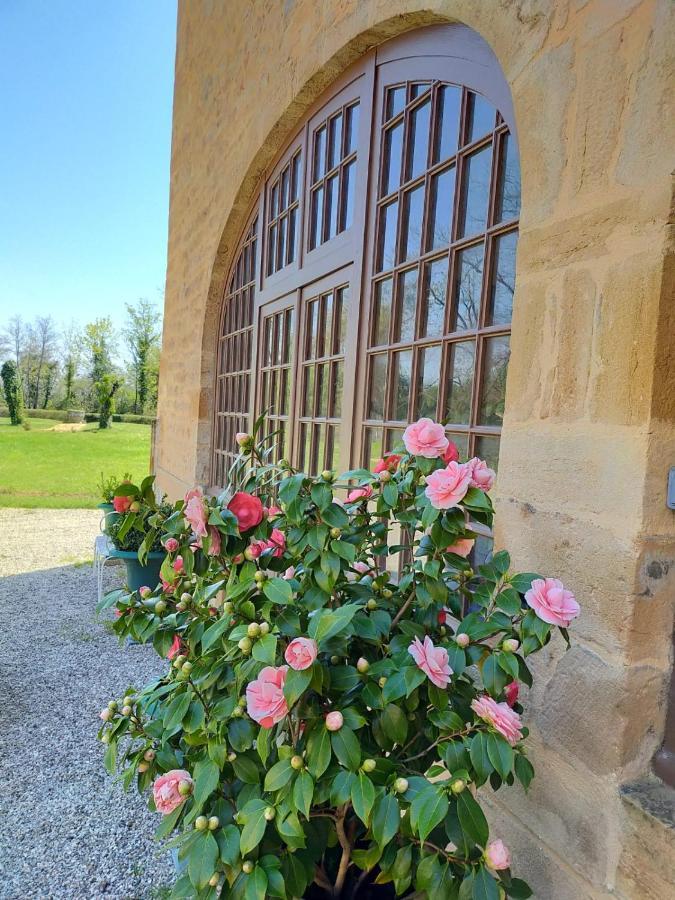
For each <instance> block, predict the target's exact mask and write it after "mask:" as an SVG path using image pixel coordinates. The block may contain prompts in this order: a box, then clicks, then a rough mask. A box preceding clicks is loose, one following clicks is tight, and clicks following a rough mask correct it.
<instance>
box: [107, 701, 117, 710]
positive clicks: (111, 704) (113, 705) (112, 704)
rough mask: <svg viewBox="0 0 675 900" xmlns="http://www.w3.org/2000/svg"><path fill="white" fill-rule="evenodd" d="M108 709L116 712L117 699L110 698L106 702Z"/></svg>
mask: <svg viewBox="0 0 675 900" xmlns="http://www.w3.org/2000/svg"><path fill="white" fill-rule="evenodd" d="M108 709H109V710H110V712H117V700H111V701H110V703H109V704H108Z"/></svg>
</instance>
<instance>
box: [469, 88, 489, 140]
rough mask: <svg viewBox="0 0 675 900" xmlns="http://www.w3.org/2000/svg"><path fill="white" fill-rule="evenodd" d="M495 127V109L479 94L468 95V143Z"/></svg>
mask: <svg viewBox="0 0 675 900" xmlns="http://www.w3.org/2000/svg"><path fill="white" fill-rule="evenodd" d="M494 127H495V108H494V106H493V105H492V104H491V103H488V101H487V100H486V99H485V97H482V96H481V95H480V94H473V93H470V94H469V143H471V142H472V141H477V140H478V138H480V137H483V136H484V135H486V134H488V132H490V131H492V130H493V128H494Z"/></svg>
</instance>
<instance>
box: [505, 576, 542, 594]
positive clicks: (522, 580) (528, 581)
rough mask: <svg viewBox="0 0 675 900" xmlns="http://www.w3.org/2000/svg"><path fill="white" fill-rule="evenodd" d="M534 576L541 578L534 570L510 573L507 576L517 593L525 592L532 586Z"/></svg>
mask: <svg viewBox="0 0 675 900" xmlns="http://www.w3.org/2000/svg"><path fill="white" fill-rule="evenodd" d="M535 578H541V575H537V574H535V573H534V572H521V573H520V574H518V575H512V576H511V577H510V578H509V584H510V585H511V586H512V587H514V588H515V589H516V590H517V591H518V593H519V594H525V593H526V592H527V591H529V589H530V588H531V587H532V582H533V581H534V580H535Z"/></svg>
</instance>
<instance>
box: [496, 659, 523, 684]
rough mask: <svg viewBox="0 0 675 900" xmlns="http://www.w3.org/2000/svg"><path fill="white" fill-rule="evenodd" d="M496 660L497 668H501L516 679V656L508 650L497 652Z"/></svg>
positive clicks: (517, 668) (518, 667)
mask: <svg viewBox="0 0 675 900" xmlns="http://www.w3.org/2000/svg"><path fill="white" fill-rule="evenodd" d="M497 662H498V663H499V668H500V669H503V670H504V671H505V672H506V674H507V675H509V676H510V677H511V679H512V680H513V681H517V680H518V672H519V670H520V666H519V665H518V657H517V656H515V655H514V654H513V653H508V652H502V653H498V654H497Z"/></svg>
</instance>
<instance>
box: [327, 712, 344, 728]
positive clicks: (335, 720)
mask: <svg viewBox="0 0 675 900" xmlns="http://www.w3.org/2000/svg"><path fill="white" fill-rule="evenodd" d="M344 723H345V720H344V716H343V715H342V713H341V712H340V711H339V710H337V709H334V710H333V712H329V713H328V715H327V716H326V728H327V729H328V731H339V730H340V729H341V728H342V726H343V725H344Z"/></svg>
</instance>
